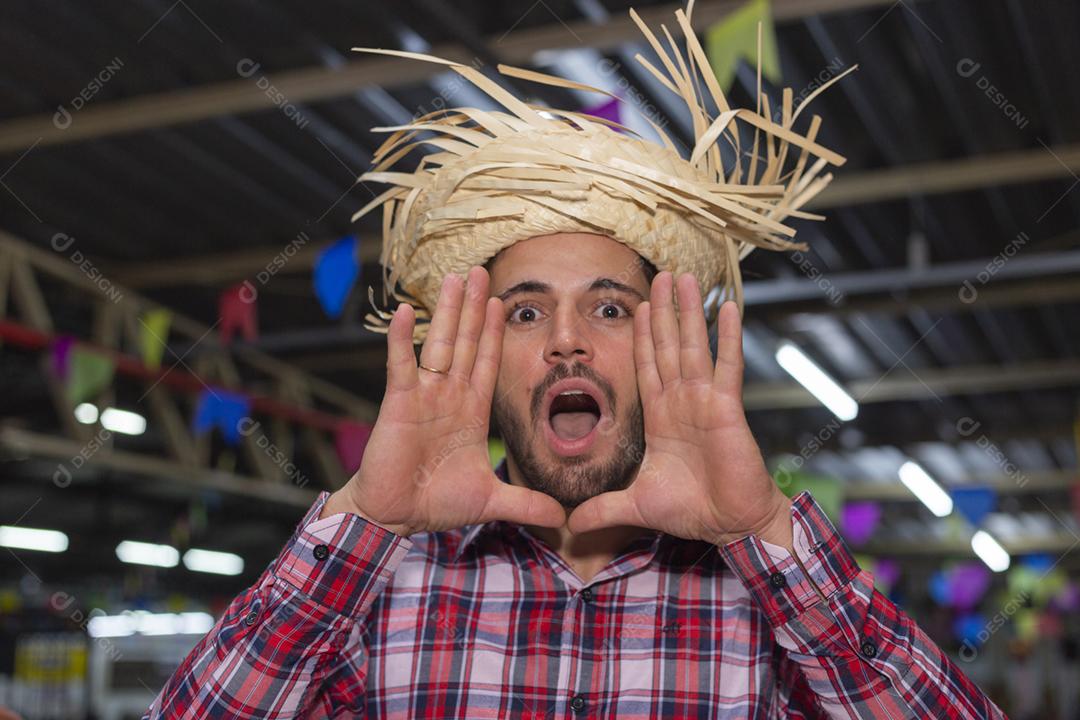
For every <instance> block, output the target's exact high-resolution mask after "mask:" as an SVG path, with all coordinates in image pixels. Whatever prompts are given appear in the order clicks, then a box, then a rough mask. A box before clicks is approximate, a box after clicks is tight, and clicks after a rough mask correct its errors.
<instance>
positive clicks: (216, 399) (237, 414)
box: [193, 389, 251, 445]
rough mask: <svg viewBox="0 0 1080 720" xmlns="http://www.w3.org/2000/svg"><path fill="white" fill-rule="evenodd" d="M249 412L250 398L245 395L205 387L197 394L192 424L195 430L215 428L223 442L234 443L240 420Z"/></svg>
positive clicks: (237, 434) (238, 435) (203, 430)
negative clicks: (219, 432) (205, 388)
mask: <svg viewBox="0 0 1080 720" xmlns="http://www.w3.org/2000/svg"><path fill="white" fill-rule="evenodd" d="M250 413H251V400H250V399H249V398H248V397H247V396H246V395H240V394H238V393H229V392H225V391H224V390H209V389H207V390H203V391H202V392H201V393H200V394H199V401H198V403H197V404H196V406H195V418H194V422H193V425H194V427H195V432H206V431H207V430H211V429H213V428H217V429H218V430H220V431H221V435H222V437H223V438H225V442H227V443H229V444H230V445H236V444H237V443H239V442H240V429H241V428H240V422H241V420H243V419H244V418H246V417H248V416H249V415H250Z"/></svg>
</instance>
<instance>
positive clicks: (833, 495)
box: [780, 472, 844, 524]
mask: <svg viewBox="0 0 1080 720" xmlns="http://www.w3.org/2000/svg"><path fill="white" fill-rule="evenodd" d="M780 489H781V490H783V491H784V494H785V495H787V496H788V497H790V498H793V497H795V496H796V495H798V494H799V493H801V492H802V491H804V490H806V491H809V493H810V496H811V497H812V498H814V501H815V502H817V504H818V506H819V507H820V508H821V509H822V510H823V511H824V512H825V514H826V515H828V517H829V520H831V521H832V522H833V524H836V523H837V522H838V521H839V518H840V506H841V505H842V504H843V502H844V485H843V483H841V482H840V481H839V480H837V479H836V478H831V477H821V476H817V475H805V474H803V473H800V472H794V473H791V475H790V476H789V482H787V483H786V484H782V485H780Z"/></svg>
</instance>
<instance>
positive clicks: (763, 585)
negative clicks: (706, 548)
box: [720, 492, 1005, 719]
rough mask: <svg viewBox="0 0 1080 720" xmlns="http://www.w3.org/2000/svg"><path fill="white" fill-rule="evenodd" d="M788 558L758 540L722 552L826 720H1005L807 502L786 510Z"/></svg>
mask: <svg viewBox="0 0 1080 720" xmlns="http://www.w3.org/2000/svg"><path fill="white" fill-rule="evenodd" d="M791 512H792V529H793V534H794V550H795V554H794V555H792V554H791V553H789V552H788V551H787V550H786V549H784V548H781V547H779V546H776V545H772V544H771V543H767V542H764V541H762V540H760V539H759V538H757V537H756V536H752V535H751V536H748V537H745V538H743V539H742V540H737V541H735V542H732V543H729V544H727V545H724V546H722V547H721V548H720V552H721V554H722V555H723V557H724V559H725V560H726V561H727V564H728V566H729V567H730V568H731V569H732V570H733V571H734V572H735V574H736V575H738V577H739V579H740V580H741V581H742V583H743V585H745V587H746V589H747V591H748V592H749V593H750V595H751V597H752V598H753V600H754V602H755V604H756V605H757V607H758V608H760V609H761V611H762V612H763V613H764V615H765V617H766V618H767V619H768V621H769V623H770V625H771V626H772V629H773V635H774V637H775V638H776V642H777V643H778V645H779V646H780V647H781V648H782V650H783V653H784V655H785V656H786V657H785V658H784V659H785V660H786V661H787V662H789V663H794V665H796V666H797V669H798V670H799V671H800V674H801V675H802V676H803V677H804V678H805V681H806V683H805V686H806V688H807V689H808V691H809V694H810V695H811V697H810V698H808V699H799V698H793V700H792V701H793V702H795V703H798V704H799V705H804V704H806V700H809V703H810V704H811V705H814V706H816V709H817V711H819V712H821V713H823V714H824V715H826V716H828V717H834V718H856V717H857V718H894V717H935V718H937V717H940V718H963V719H967V718H1004V717H1005V716H1004V714H1003V713H1002V712H1001V710H999V709H998V708H997V707H996V706H995V705H994V704H993V703H992V702H991V701H990V700H989V699H988V698H987V697H986V696H985V695H983V693H982V692H981V691H980V690H979V688H978V687H977V686H976V685H975V684H974V683H973V682H972V681H971V680H969V679H968V678H967V677H966V676H965V675H964V674H963V672H961V671H960V669H959V668H958V667H957V666H956V665H955V664H954V663H953V662H952V661H951V660H950V659H949V658H948V657H947V656H946V655H945V653H944V652H942V651H941V649H940V648H938V647H937V645H936V644H934V642H933V641H932V640H931V639H930V638H929V637H928V636H927V635H926V633H924V632H923V631H922V630H921V629H920V628H919V626H918V625H916V624H915V622H914V621H913V620H912V619H911V618H909V617H908V616H907V615H905V614H904V613H903V612H902V611H901V610H900V609H899V608H897V607H896V605H894V604H893V603H892V602H891V601H890V600H889V599H888V598H887V597H885V596H884V595H883V594H881V593H879V592H878V591H876V590H875V589H874V582H873V577H872V576H871V574H870V573H869V572H867V571H865V570H862V569H860V568H859V566H858V564H857V563H856V562H855V559H854V558H853V557H852V555H851V552H850V551H849V550H848V548H847V546H846V545H845V544H844V541H843V539H842V538H841V537H840V534H839V533H838V532H837V531H836V529H835V528H834V527H833V525H832V523H831V522H829V519H828V518H827V517H826V516H825V513H824V512H822V510H821V508H820V507H819V506H818V505H817V503H815V502H814V500H813V498H811V497H810V495H809V494H808V493H805V492H804V493H801V494H800V495H798V496H796V497H795V498H794V499H793V501H792V508H791Z"/></svg>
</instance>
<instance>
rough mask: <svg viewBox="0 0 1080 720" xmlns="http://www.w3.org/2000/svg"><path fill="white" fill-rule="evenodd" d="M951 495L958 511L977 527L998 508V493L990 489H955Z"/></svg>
mask: <svg viewBox="0 0 1080 720" xmlns="http://www.w3.org/2000/svg"><path fill="white" fill-rule="evenodd" d="M951 494H952V499H953V505H955V506H956V511H957V512H959V513H960V514H961V515H963V516H964V517H965V518H967V521H968V522H969V523H971V524H972V525H974V526H975V527H978V526H979V524H980V523H981V522H982V521H983V518H985V517H986V516H987V515H989V514H990V511H991V510H993V509H994V508H995V507H996V506H997V493H995V492H994V491H993V490H991V489H990V488H988V487H965V488H954V489H953V491H952V493H951Z"/></svg>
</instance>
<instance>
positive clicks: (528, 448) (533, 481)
mask: <svg viewBox="0 0 1080 720" xmlns="http://www.w3.org/2000/svg"><path fill="white" fill-rule="evenodd" d="M569 377H583V378H586V379H588V380H591V381H592V382H594V383H596V385H597V387H599V388H600V390H601V391H602V392H603V393H604V394H605V395H606V396H607V401H608V406H609V407H610V408H611V413H612V415H613V416H615V417H618V413H617V410H616V405H615V392H614V390H613V389H612V387H611V384H610V383H608V382H607V381H606V380H604V379H603V378H601V377H600V376H599V375H597V374H596V373H595V372H594V371H593V369H592V368H590V367H589V366H587V365H582V364H581V363H575V364H574V365H572V366H567V365H556V366H555V367H554V368H552V369H551V371H550V372H549V373H548V376H547V377H546V378H544V382H542V383H540V385H538V386H537V387H536V388H535V389H534V390H533V396H532V402H531V403H530V407H529V410H530V414H531V415H532V418H531V419H532V422H531V424H529V425H527V424H526V423H525V421H524V420H523V419H522V418H520V417H518V416H517V415H516V414H515V413H514V411H513V410H511V408H510V407H509V405H507V404H505V403H504V402H501V401H500V400H499V399H496V400H495V402H494V403H493V404H492V409H491V411H492V416H493V419H494V420H495V425H496V427H497V428H498V429H499V432H500V433H501V435H502V437H503V441H504V442H505V443H506V452H507V454H508V455H510V456H511V457H512V458H513V459H514V462H515V463H517V466H518V468H519V469H520V470H521V474H522V476H523V479H524V482H525V485H526V486H528V487H530V488H532V489H533V490H537V491H539V492H542V493H544V494H545V495H550V496H551V497H553V498H555V500H556V501H558V502H559V503H560V504H561V505H562V506H563V508H565V509H566V511H567V512H570V511H571V510H573V509H574V508H576V507H577V506H578V505H580V504H581V503H583V502H585V501H586V500H588V499H589V498H591V497H594V496H596V495H599V494H600V493H605V492H612V491H616V490H625V489H626V488H628V487H629V486H630V483H631V482H633V480H634V476H635V474H636V473H637V468H638V466H639V465H640V464H641V459H642V457H643V456H644V454H645V423H644V416H643V415H642V408H641V401H640V400H638V401H637V402H636V403H635V405H634V407H632V408H630V412H629V413H627V417H625V418H623V419H622V420H623V422H620V423H618V424H617V427H625V428H626V431H625V432H624V433H623V434H622V435H620V436H619V438H618V442H617V443H616V451H615V457H613V458H612V459H610V460H608V461H605V462H604V463H602V464H599V465H597V464H596V463H595V462H593V461H591V460H590V459H589V458H588V457H587V456H584V455H579V456H576V457H569V458H561V460H560V465H559V466H558V467H551V466H550V465H546V464H544V463H543V462H541V460H540V458H539V457H537V454H536V453H535V452H534V451H533V449H532V448H533V446H532V443H530V442H529V438H530V437H531V435H532V433H531V432H530V429H529V428H530V427H533V428H535V427H537V426H538V424H539V423H540V422H547V418H541V417H539V415H540V410H541V408H540V405H541V402H542V400H543V397H544V393H545V392H547V390H548V388H550V387H551V386H552V385H554V384H555V383H556V382H558V381H559V380H563V379H564V378H569ZM601 432H603V429H601Z"/></svg>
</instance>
